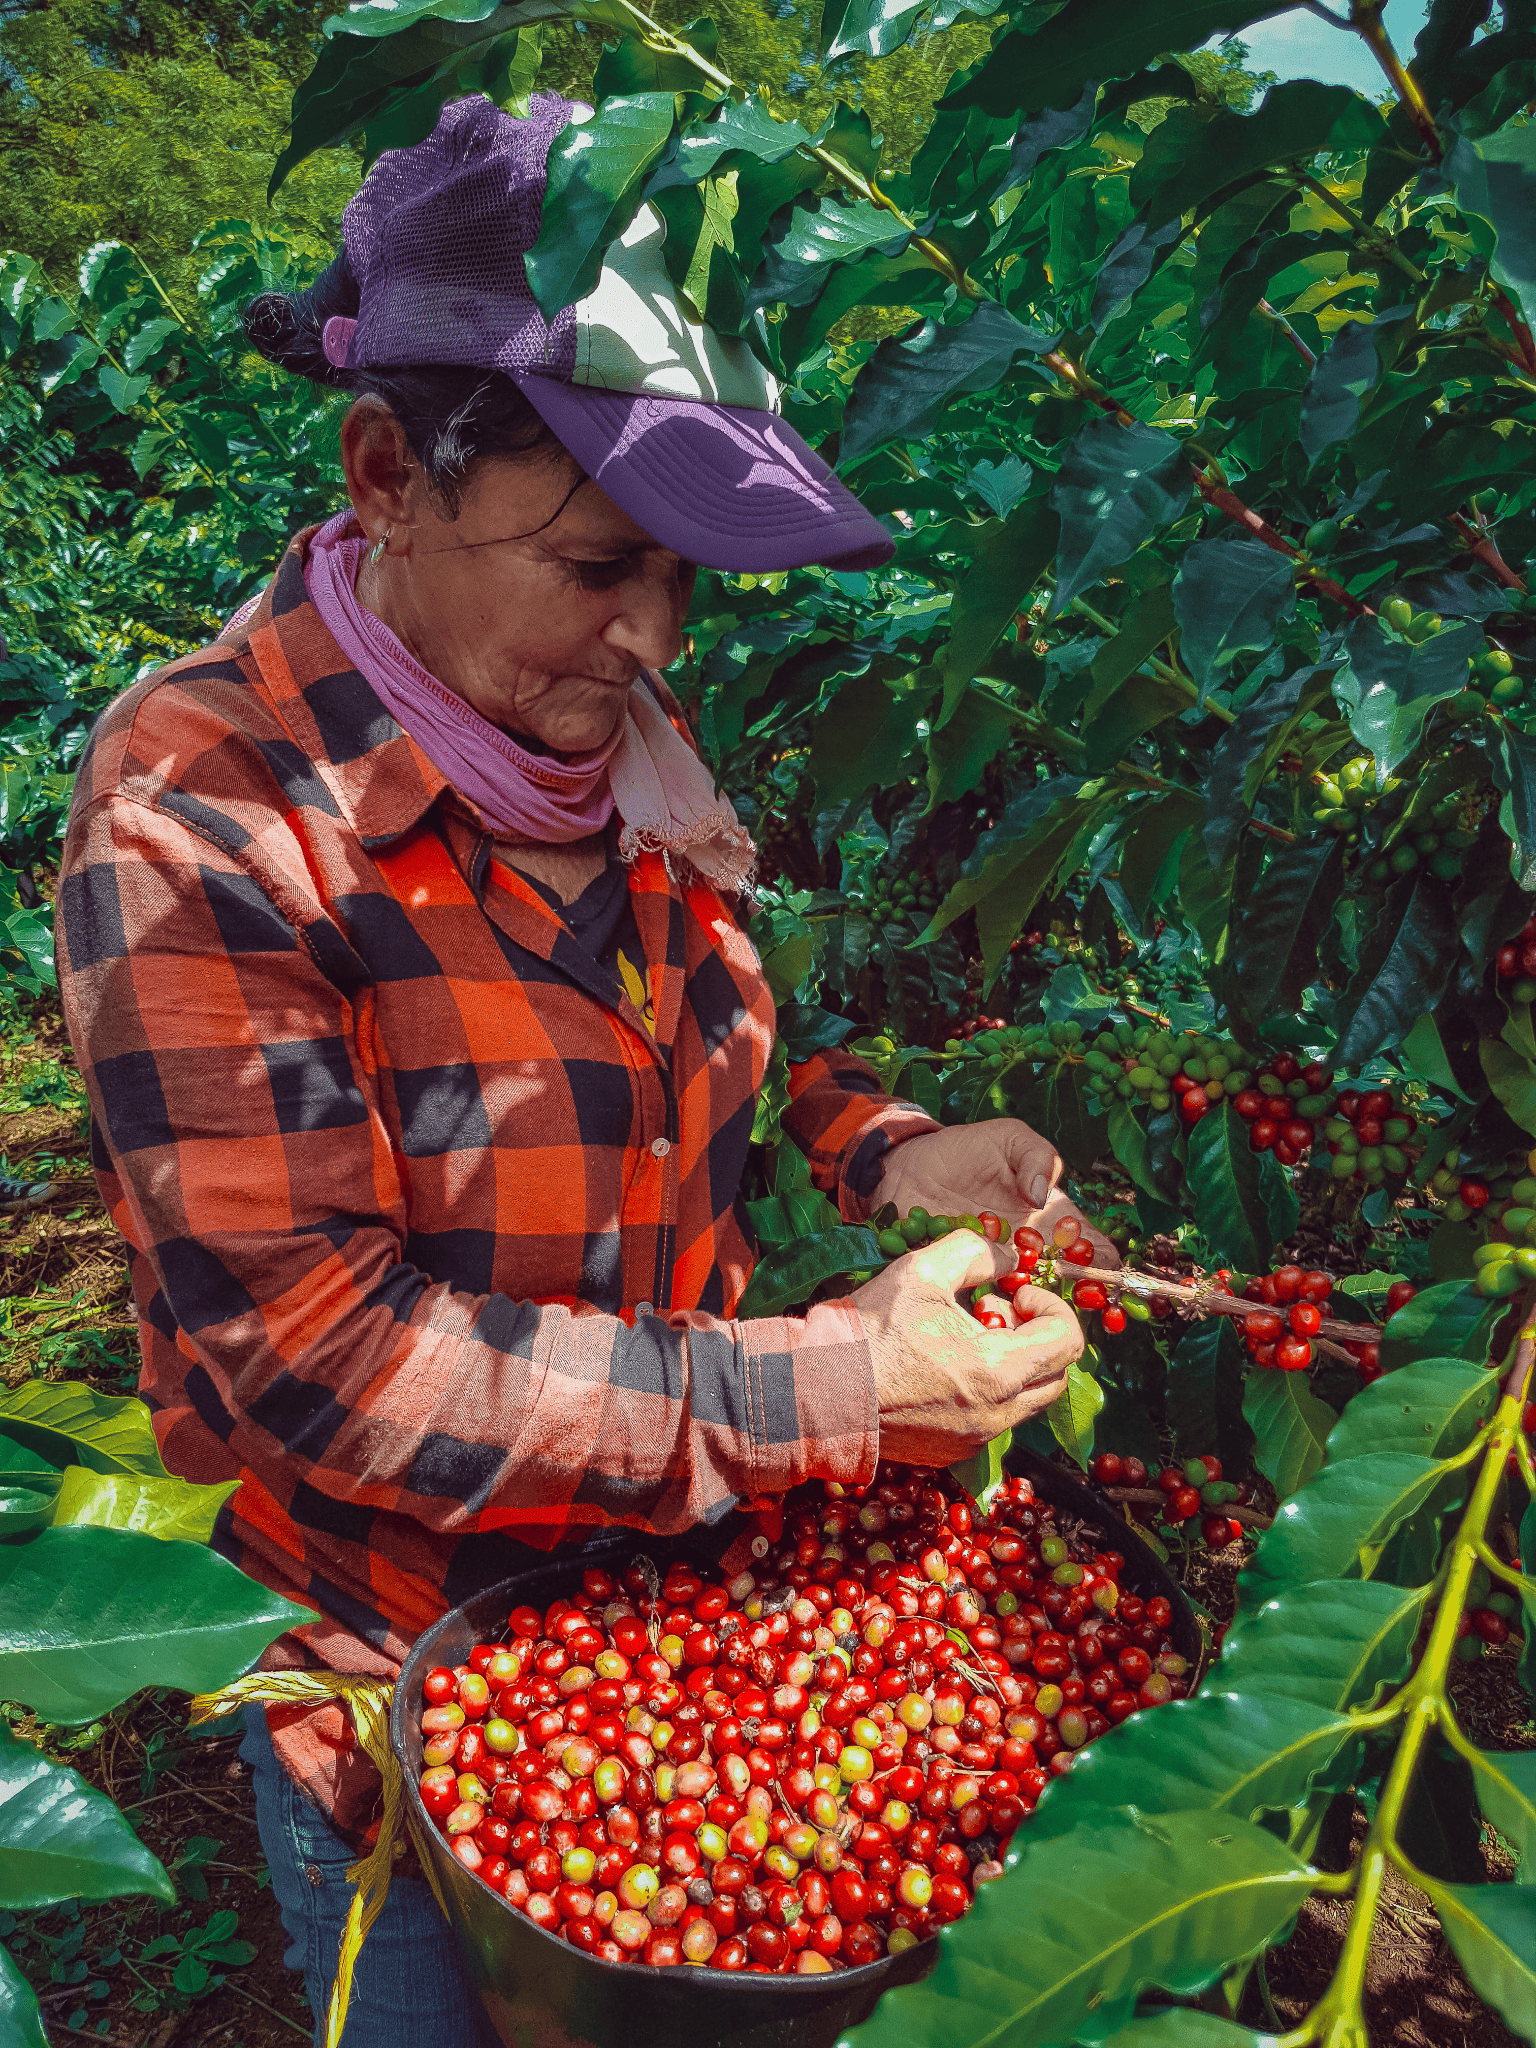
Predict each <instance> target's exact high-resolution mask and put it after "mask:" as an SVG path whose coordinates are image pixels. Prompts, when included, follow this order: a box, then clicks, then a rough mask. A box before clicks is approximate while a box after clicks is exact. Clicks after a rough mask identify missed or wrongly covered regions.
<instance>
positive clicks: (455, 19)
mask: <svg viewBox="0 0 1536 2048" xmlns="http://www.w3.org/2000/svg"><path fill="white" fill-rule="evenodd" d="M541 21H585V22H594V23H599V24H601V25H602V26H604V27H606V28H614V29H618V30H619V31H620V32H621V33H624V34H630V35H633V34H634V33H635V32H636V23H635V21H634V18H633V16H631V15H630V14H628V13H627V12H626V11H625V10H624V8H623V7H622V6H620V5H619V4H618V0H361V4H360V5H354V6H352V7H349V8H348V10H347V12H346V13H345V14H344V15H332V16H331V17H330V20H329V22H328V23H327V25H326V26H327V34H328V40H327V41H326V43H325V44H324V46H323V47H322V49H321V51H320V54H319V55H318V56H317V57H316V59H315V62H314V66H313V68H312V69H311V70H310V72H309V74H308V76H307V77H306V78H304V79H303V80H302V81H301V83H300V84H299V86H298V88H297V90H296V91H295V93H294V95H293V113H292V123H291V132H290V136H289V140H288V146H287V148H286V149H284V151H283V153H282V155H281V156H280V157H279V158H278V160H277V163H276V165H275V167H274V169H273V172H272V179H271V183H270V184H269V185H268V187H267V197H268V198H269V199H271V198H272V197H274V195H275V194H276V192H277V190H278V187H279V186H280V185H281V184H282V182H283V180H284V179H285V178H286V177H287V176H288V173H289V172H290V171H291V170H293V168H294V167H295V165H297V164H301V163H302V162H303V161H304V159H305V158H306V157H308V156H312V155H313V154H314V152H315V151H316V150H317V149H335V148H339V147H341V145H343V144H344V143H348V142H351V141H353V140H354V139H355V138H356V137H357V136H359V135H361V136H363V137H364V138H365V149H364V156H365V159H366V160H367V162H369V163H371V162H372V161H373V159H374V158H375V157H377V156H378V154H379V152H380V151H381V150H385V149H408V148H409V147H410V146H411V145H412V144H413V143H417V142H420V141H421V140H422V139H423V138H424V137H426V136H428V135H430V134H431V133H432V130H433V129H434V128H435V127H436V125H437V119H438V115H439V114H440V113H441V111H442V108H443V103H444V102H445V101H446V100H451V99H454V98H456V97H458V96H459V95H461V94H465V93H474V92H484V93H487V94H489V95H490V97H491V98H493V99H495V100H497V102H498V104H499V103H500V102H501V101H502V100H504V99H505V98H506V97H507V88H508V86H509V85H511V84H512V80H511V77H510V74H511V71H512V69H513V67H514V66H515V65H516V63H517V53H518V31H519V30H520V29H524V28H528V27H531V26H532V25H533V24H534V23H535V22H541Z"/></svg>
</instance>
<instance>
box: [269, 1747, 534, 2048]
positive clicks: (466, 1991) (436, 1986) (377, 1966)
mask: <svg viewBox="0 0 1536 2048" xmlns="http://www.w3.org/2000/svg"><path fill="white" fill-rule="evenodd" d="M240 1754H241V1756H242V1757H243V1758H244V1760H245V1761H246V1763H248V1764H249V1765H250V1767H251V1782H252V1787H253V1789H254V1791H255V1795H256V1827H257V1830H258V1832H259V1833H260V1835H261V1846H262V1849H263V1851H264V1852H265V1854H266V1858H267V1865H268V1868H269V1869H270V1870H271V1872H272V1892H273V1896H274V1897H275V1898H276V1900H277V1903H278V1907H279V1910H280V1911H281V1913H282V1916H283V1927H284V1929H285V1931H286V1933H287V1935H288V1947H287V1949H286V1950H285V1951H284V1954H283V1961H284V1962H285V1963H286V1964H287V1965H288V1967H289V1969H290V1970H302V1971H303V1972H304V1988H305V1990H306V1991H307V1992H308V1994H309V2003H310V2009H311V2010H312V2012H313V2013H314V2015H315V2044H316V2048H323V2043H324V2040H325V2015H326V2008H327V2006H328V2005H329V2002H330V1996H331V1983H332V1980H333V1979H334V1977H335V1975H336V1952H337V1949H338V1947H339V1946H340V1942H341V1927H342V1922H343V1921H344V1920H345V1918H346V1916H347V1907H348V1905H349V1904H350V1902H351V1898H352V1887H351V1885H350V1884H348V1882H347V1866H348V1865H349V1864H350V1863H352V1862H354V1861H355V1860H356V1859H355V1858H354V1856H353V1854H352V1851H351V1850H350V1849H349V1848H348V1847H347V1845H346V1843H345V1842H344V1841H343V1840H342V1839H341V1837H340V1836H339V1835H337V1834H335V1833H333V1831H332V1830H331V1828H330V1827H328V1826H327V1824H326V1821H325V1819H324V1816H323V1815H322V1814H321V1812H320V1809H319V1808H318V1807H317V1806H315V1805H313V1804H312V1803H311V1802H310V1801H309V1800H308V1799H306V1798H305V1796H304V1794H303V1793H302V1792H300V1791H299V1790H298V1788H297V1786H295V1785H294V1783H293V1781H292V1780H291V1779H290V1778H289V1776H288V1774H287V1772H286V1771H285V1770H284V1769H283V1767H282V1765H281V1764H280V1763H279V1762H278V1761H277V1758H276V1756H275V1755H274V1753H273V1749H272V1738H271V1736H270V1735H269V1734H268V1733H267V1717H266V1714H265V1713H264V1711H263V1710H262V1708H260V1707H249V1708H247V1709H246V1716H245V1741H244V1742H243V1743H242V1744H241V1748H240ZM424 2020H425V2021H428V2022H431V2021H433V2020H436V2021H438V2022H440V2023H441V2022H446V2023H447V2025H448V2026H449V2028H450V2029H451V2030H452V2038H453V2039H454V2041H455V2042H456V2043H462V2044H463V2048H499V2043H498V2040H497V2036H496V2033H495V2031H494V2029H493V2028H492V2027H491V2024H490V2022H489V2021H488V2020H487V2019H486V2017H485V2010H484V2007H483V2006H482V2005H481V2003H480V1995H479V1993H478V1992H477V1991H476V1990H475V1987H474V1984H473V1982H472V1980H471V1978H470V1976H469V1973H468V1971H467V1970H466V1969H465V1967H464V1963H463V1960H462V1958H461V1956H460V1954H459V1944H458V1940H457V1937H456V1936H455V1935H454V1932H453V1929H452V1928H451V1927H450V1926H449V1925H448V1922H447V1921H446V1920H445V1919H444V1918H443V1916H442V1913H441V1912H440V1910H439V1909H438V1904H437V1901H436V1900H435V1899H434V1898H433V1896H432V1893H431V1891H430V1890H429V1889H428V1887H427V1885H426V1884H425V1882H424V1881H423V1880H422V1879H421V1878H419V1877H414V1878H413V1877H397V1878H395V1879H394V1881H393V1882H392V1883H391V1885H390V1887H389V1897H388V1899H387V1900H386V1901H385V1905H384V1910H383V1912H382V1913H381V1914H380V1915H379V1917H378V1919H377V1920H376V1921H375V1922H374V1925H373V1928H372V1930H371V1931H370V1933H369V1935H368V1938H367V1940H366V1941H365V1942H364V1943H363V1946H362V1952H361V1954H360V1955H359V1957H358V1963H357V1969H356V1971H355V1972H354V1974H353V1978H352V2000H351V2004H350V2005H349V2006H348V2008H347V2026H346V2032H345V2033H344V2035H343V2036H342V2048H421V2042H422V2038H423V2030H422V2022H423V2021H424Z"/></svg>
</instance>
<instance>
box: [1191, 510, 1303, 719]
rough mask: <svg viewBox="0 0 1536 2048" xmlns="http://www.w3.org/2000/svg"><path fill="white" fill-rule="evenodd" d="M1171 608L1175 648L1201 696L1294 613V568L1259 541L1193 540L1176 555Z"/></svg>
mask: <svg viewBox="0 0 1536 2048" xmlns="http://www.w3.org/2000/svg"><path fill="white" fill-rule="evenodd" d="M1173 609H1174V613H1175V615H1176V617H1177V619H1178V622H1179V652H1180V654H1181V655H1182V656H1183V658H1184V666H1185V667H1186V668H1187V669H1188V670H1189V672H1190V674H1191V675H1192V676H1193V677H1194V679H1195V681H1196V682H1197V683H1198V684H1199V686H1200V693H1201V696H1202V698H1203V697H1204V695H1205V692H1206V691H1207V690H1208V689H1209V688H1210V687H1211V685H1212V683H1214V682H1217V681H1219V680H1220V677H1221V674H1222V671H1223V670H1225V669H1226V668H1228V667H1229V666H1230V665H1231V663H1232V662H1233V661H1235V660H1236V658H1237V656H1238V655H1239V654H1246V653H1251V652H1252V651H1253V650H1255V649H1262V648H1267V647H1268V646H1269V645H1270V643H1271V641H1272V640H1273V639H1274V637H1275V628H1276V627H1277V626H1278V625H1280V623H1281V622H1282V620H1285V619H1288V618H1289V617H1290V616H1291V614H1292V612H1294V611H1295V609H1296V579H1295V571H1294V570H1293V569H1292V567H1291V563H1290V558H1289V557H1288V556H1286V555H1280V554H1276V553H1275V551H1274V550H1273V549H1272V548H1267V547H1265V545H1264V543H1263V542H1262V541H1259V540H1247V539H1242V538H1238V539H1234V540H1197V541H1196V542H1195V543H1194V545H1193V546H1192V547H1188V548H1186V549H1185V550H1184V552H1183V554H1182V555H1181V556H1180V558H1179V572H1178V574H1177V576H1175V578H1174V580H1173ZM1261 702H1262V700H1261Z"/></svg>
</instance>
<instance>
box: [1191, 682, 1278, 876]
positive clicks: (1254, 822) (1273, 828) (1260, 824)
mask: <svg viewBox="0 0 1536 2048" xmlns="http://www.w3.org/2000/svg"><path fill="white" fill-rule="evenodd" d="M1209 708H1210V707H1209V706H1207V709H1209ZM1248 829H1249V830H1250V831H1251V832H1262V833H1263V835H1264V837H1265V838H1266V839H1276V840H1278V841H1279V843H1280V844H1281V845H1282V846H1294V845H1295V844H1296V834H1295V833H1294V832H1287V831H1286V830H1285V829H1284V828H1283V827H1282V826H1280V825H1266V824H1265V822H1264V820H1263V819H1262V818H1250V819H1249V820H1248Z"/></svg>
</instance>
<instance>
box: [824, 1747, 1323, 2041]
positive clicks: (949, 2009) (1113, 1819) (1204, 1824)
mask: <svg viewBox="0 0 1536 2048" xmlns="http://www.w3.org/2000/svg"><path fill="white" fill-rule="evenodd" d="M1159 1711H1160V1712H1166V1709H1159ZM1015 1839H1016V1841H1017V1843H1018V1857H1017V1861H1016V1862H1015V1864H1014V1866H1013V1867H1012V1869H1010V1870H1008V1871H1007V1872H1005V1874H1004V1875H1003V1876H1002V1877H1000V1878H998V1879H997V1880H996V1882H995V1883H993V1884H989V1885H984V1886H983V1887H982V1888H981V1891H980V1893H979V1895H978V1897H977V1900H976V1903H975V1905H974V1906H973V1907H972V1909H971V1911H970V1912H969V1913H968V1914H967V1915H966V1917H965V1918H964V1919H963V1920H961V1921H958V1922H957V1923H956V1924H955V1925H954V1926H953V1927H949V1928H946V1929H945V1930H944V1933H943V1935H942V1936H941V1938H940V1941H939V1954H938V1962H937V1963H936V1965H935V1966H934V1968H933V1970H932V1972H931V1973H930V1974H929V1975H928V1976H927V1977H925V1978H924V1979H923V1980H922V1981H921V1982H920V1983H916V1984H906V1985H902V1986H900V1987H899V1988H897V1989H896V1990H893V1991H888V1992H887V1993H886V1995H885V1997H884V1998H882V1999H881V2001H880V2003H879V2005H878V2006H877V2007H876V2009H875V2012H874V2014H873V2016H872V2017H871V2018H870V2019H868V2020H866V2021H865V2022H864V2024H863V2025H862V2026H860V2027H857V2028H855V2029H854V2031H853V2033H852V2034H851V2035H847V2036H845V2037H844V2039H845V2041H847V2042H849V2043H851V2044H855V2048H982V2044H987V2048H996V2044H1000V2043H1002V2042H1005V2041H1006V2042H1010V2043H1023V2042H1030V2043H1036V2044H1039V2048H1046V2044H1048V2043H1063V2042H1068V2041H1071V2040H1073V2039H1074V2038H1075V2036H1076V2034H1077V2032H1078V2029H1079V2027H1080V2026H1081V2025H1082V2023H1083V2022H1085V2021H1086V2020H1087V2019H1088V2018H1089V2016H1090V2014H1091V2015H1092V2018H1093V2022H1094V2027H1095V2030H1096V2031H1097V2030H1099V2029H1102V2028H1105V2027H1106V2026H1107V2025H1108V2024H1111V2023H1113V2021H1114V2020H1116V2019H1117V2018H1119V2017H1120V2016H1121V2015H1122V2014H1124V2015H1125V2016H1126V2017H1128V2016H1129V2013H1130V2010H1131V2008H1132V2007H1133V2005H1134V2001H1135V1999H1136V1996H1137V1994H1138V1992H1139V1991H1141V1990H1142V1989H1143V1988H1144V1987H1147V1986H1150V1985H1157V1986H1159V1987H1161V1988H1163V1989H1165V1990H1168V1991H1172V1992H1175V1993H1191V1992H1195V1991H1198V1990H1202V1989H1204V1988H1205V1986H1207V1985H1208V1984H1210V1983H1211V1982H1212V1981H1214V1979H1215V1978H1216V1977H1217V1976H1218V1975H1219V1974H1220V1973H1221V1972H1222V1971H1223V1970H1224V1969H1225V1968H1226V1967H1227V1965H1228V1964H1230V1963H1232V1962H1234V1961H1236V1960H1237V1959H1238V1958H1239V1957H1243V1956H1248V1955H1252V1954H1253V1953H1255V1951H1257V1950H1258V1949H1259V1948H1261V1947H1262V1946H1263V1945H1264V1943H1266V1942H1267V1941H1269V1940H1271V1939H1272V1938H1273V1937H1274V1936H1275V1935H1276V1934H1278V1932H1279V1930H1280V1929H1281V1928H1282V1927H1284V1926H1285V1925H1286V1924H1287V1922H1288V1921H1289V1920H1290V1919H1292V1917H1293V1916H1294V1915H1295V1913H1296V1912H1297V1911H1298V1909H1299V1908H1300V1906H1301V1904H1302V1902H1303V1901H1304V1900H1305V1899H1306V1897H1307V1895H1308V1892H1309V1890H1310V1880H1309V1878H1308V1874H1307V1867H1306V1865H1305V1864H1303V1863H1301V1862H1300V1861H1298V1859H1297V1858H1296V1857H1295V1856H1293V1855H1292V1854H1291V1852H1290V1850H1289V1849H1287V1848H1286V1847H1285V1846H1284V1844H1283V1843H1281V1842H1278V1841H1276V1839H1275V1837H1274V1836H1273V1835H1271V1834H1268V1833H1266V1832H1265V1830H1264V1829H1262V1828H1258V1827H1254V1826H1253V1825H1251V1824H1250V1823H1249V1822H1246V1821H1240V1820H1233V1819H1231V1818H1227V1817H1219V1816H1216V1815H1213V1814H1208V1813H1177V1814H1162V1815H1157V1816H1148V1817H1145V1818H1144V1817H1143V1816H1142V1815H1140V1814H1138V1813H1135V1812H1129V1813H1127V1812H1112V1813H1102V1814H1101V1813H1095V1814H1093V1815H1092V1816H1090V1817H1085V1818H1084V1819H1083V1821H1082V1822H1081V1823H1080V1824H1079V1825H1078V1826H1077V1827H1076V1828H1075V1829H1074V1830H1073V1831H1072V1833H1071V1834H1070V1835H1064V1836H1060V1837H1053V1838H1052V1839H1050V1840H1041V1841H1039V1842H1035V1841H1031V1840H1030V1839H1029V1831H1028V1830H1027V1829H1025V1830H1023V1831H1022V1832H1021V1833H1020V1835H1019V1836H1017V1837H1016V1838H1015ZM1021 1928H1024V1929H1027V1930H1028V1936H1027V1939H1022V1940H1021V1939H1020V1929H1021Z"/></svg>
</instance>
